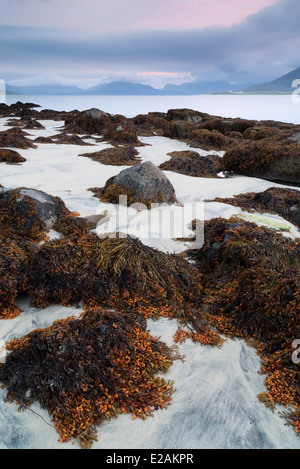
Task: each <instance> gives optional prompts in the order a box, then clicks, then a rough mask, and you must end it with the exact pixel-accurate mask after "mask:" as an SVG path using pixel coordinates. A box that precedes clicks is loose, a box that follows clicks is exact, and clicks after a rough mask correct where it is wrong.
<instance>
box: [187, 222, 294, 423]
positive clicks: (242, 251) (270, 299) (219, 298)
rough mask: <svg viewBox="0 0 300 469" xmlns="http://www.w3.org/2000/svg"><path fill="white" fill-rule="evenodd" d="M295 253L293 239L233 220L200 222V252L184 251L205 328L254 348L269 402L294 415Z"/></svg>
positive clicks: (251, 224)
mask: <svg viewBox="0 0 300 469" xmlns="http://www.w3.org/2000/svg"><path fill="white" fill-rule="evenodd" d="M299 253H300V244H299V239H297V240H292V239H289V238H286V237H283V236H282V235H280V234H277V233H276V232H274V231H273V230H269V229H267V228H265V227H259V226H257V225H255V224H253V223H249V222H246V221H242V220H240V219H237V218H231V219H229V220H225V219H222V218H218V219H212V220H209V221H206V222H205V236H204V245H203V247H202V248H201V249H199V250H193V251H189V252H188V257H189V258H190V259H193V260H194V261H195V263H196V265H197V266H198V268H199V271H201V274H202V276H203V278H202V282H203V287H204V290H203V291H204V292H205V295H204V297H203V298H204V304H205V308H206V311H207V313H208V317H209V318H210V322H211V324H213V325H214V326H215V327H216V328H217V330H218V331H219V332H223V333H225V334H226V335H229V336H232V337H243V338H246V339H247V340H250V341H251V342H252V344H254V345H255V346H256V347H257V349H258V351H259V352H260V354H261V357H262V360H263V367H262V368H263V372H265V373H268V376H267V378H266V385H267V388H268V392H269V393H268V395H269V398H270V400H271V401H272V402H274V403H279V404H283V405H286V406H292V408H293V409H294V411H295V412H296V414H297V409H299V408H300V398H299V395H298V394H297V391H296V383H297V379H298V378H297V372H298V370H297V369H296V365H295V364H294V363H293V361H292V360H291V352H292V348H291V344H292V342H293V340H294V338H295V337H299V334H300V324H299V314H300V277H299V272H300V255H299ZM296 414H294V417H293V419H294V420H293V422H296V423H295V428H298V431H300V422H299V418H298V420H297V416H296ZM297 422H298V423H297Z"/></svg>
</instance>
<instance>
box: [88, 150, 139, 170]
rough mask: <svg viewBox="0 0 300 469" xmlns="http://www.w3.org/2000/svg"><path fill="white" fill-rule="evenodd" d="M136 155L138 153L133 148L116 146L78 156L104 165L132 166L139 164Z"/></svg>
mask: <svg viewBox="0 0 300 469" xmlns="http://www.w3.org/2000/svg"><path fill="white" fill-rule="evenodd" d="M137 155H138V151H137V150H136V149H135V148H134V147H131V146H130V147H127V146H116V147H112V148H105V149H104V150H100V151H96V152H93V153H83V154H81V155H79V156H85V157H87V158H91V159H92V160H94V161H98V162H99V163H102V164H106V165H113V166H134V165H136V164H140V163H141V159H140V158H139V157H137Z"/></svg>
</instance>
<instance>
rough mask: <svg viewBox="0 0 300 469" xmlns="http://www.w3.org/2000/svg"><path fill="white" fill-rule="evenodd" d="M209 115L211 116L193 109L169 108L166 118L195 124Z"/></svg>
mask: <svg viewBox="0 0 300 469" xmlns="http://www.w3.org/2000/svg"><path fill="white" fill-rule="evenodd" d="M207 117H209V114H205V113H203V112H200V111H195V110H193V109H169V110H168V112H167V115H166V119H167V120H168V121H172V120H183V121H186V122H192V123H194V124H199V123H200V122H202V121H203V120H205V119H206V118H207Z"/></svg>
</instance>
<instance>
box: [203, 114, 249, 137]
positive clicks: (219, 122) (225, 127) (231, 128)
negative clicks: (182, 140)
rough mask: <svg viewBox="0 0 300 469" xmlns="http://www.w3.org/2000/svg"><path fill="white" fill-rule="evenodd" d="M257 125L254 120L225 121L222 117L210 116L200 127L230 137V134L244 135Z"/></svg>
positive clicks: (237, 119) (236, 119)
mask: <svg viewBox="0 0 300 469" xmlns="http://www.w3.org/2000/svg"><path fill="white" fill-rule="evenodd" d="M256 124H257V122H256V121H254V120H248V119H240V118H235V119H223V118H222V117H215V116H209V118H207V119H206V120H205V122H203V123H202V124H201V126H200V127H201V128H202V129H206V130H211V131H212V130H217V131H218V132H221V133H222V134H224V135H228V133H230V132H240V133H242V134H243V133H244V132H245V130H246V129H248V128H249V127H254V126H255V125H256Z"/></svg>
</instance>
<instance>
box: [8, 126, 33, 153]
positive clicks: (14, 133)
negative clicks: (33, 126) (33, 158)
mask: <svg viewBox="0 0 300 469" xmlns="http://www.w3.org/2000/svg"><path fill="white" fill-rule="evenodd" d="M26 136H28V134H27V133H26V132H23V130H21V129H20V128H18V127H13V128H12V129H8V130H5V131H3V132H0V147H11V148H22V149H27V148H36V145H34V143H33V142H32V140H30V139H29V138H26Z"/></svg>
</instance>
